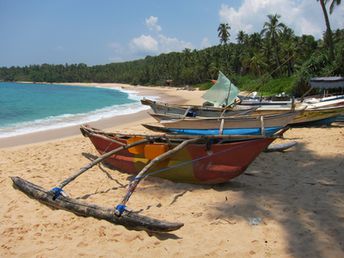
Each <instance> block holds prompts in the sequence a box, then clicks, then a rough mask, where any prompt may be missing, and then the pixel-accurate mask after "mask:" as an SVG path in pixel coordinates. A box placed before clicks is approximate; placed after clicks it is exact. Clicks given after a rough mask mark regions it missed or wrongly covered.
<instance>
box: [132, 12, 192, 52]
mask: <svg viewBox="0 0 344 258" xmlns="http://www.w3.org/2000/svg"><path fill="white" fill-rule="evenodd" d="M146 26H147V27H148V28H149V29H151V30H154V31H155V32H158V33H157V34H154V36H152V35H141V36H139V37H137V38H134V39H132V40H131V41H130V44H129V45H130V49H131V51H132V52H134V53H154V54H159V53H167V52H171V51H181V50H183V49H185V48H193V46H192V44H191V43H189V42H186V41H183V40H179V39H177V38H175V37H168V36H166V35H163V34H162V33H159V32H160V31H161V27H160V26H159V24H158V17H154V16H150V17H148V18H147V19H146Z"/></svg>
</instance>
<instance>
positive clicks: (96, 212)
mask: <svg viewBox="0 0 344 258" xmlns="http://www.w3.org/2000/svg"><path fill="white" fill-rule="evenodd" d="M11 179H12V181H13V185H14V187H15V188H17V189H19V190H20V191H22V192H24V193H25V194H26V195H28V196H29V197H32V198H34V199H36V200H38V201H39V202H41V203H44V204H46V205H48V206H51V207H53V208H57V209H63V210H67V211H70V212H73V213H74V214H77V215H80V216H85V217H94V218H97V219H104V220H107V221H109V222H111V223H114V224H120V225H123V226H125V227H127V228H128V229H134V230H145V231H149V232H169V231H173V230H177V229H179V228H181V227H182V226H183V225H184V224H183V223H177V222H175V223H174V222H167V221H162V220H157V219H153V218H149V217H146V216H142V215H139V214H136V213H133V212H129V211H126V210H125V211H124V212H123V214H122V215H121V216H120V217H117V216H116V215H115V214H114V208H105V207H100V206H98V205H94V204H87V203H85V202H81V201H78V200H75V199H72V198H69V197H64V196H62V195H60V196H59V197H58V198H56V199H55V200H53V197H54V193H52V192H51V191H47V190H45V189H43V188H42V187H40V186H38V185H35V184H32V183H30V182H28V181H26V180H24V179H22V178H20V177H11Z"/></svg>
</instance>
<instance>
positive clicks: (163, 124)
mask: <svg viewBox="0 0 344 258" xmlns="http://www.w3.org/2000/svg"><path fill="white" fill-rule="evenodd" d="M301 112H302V111H292V112H285V113H282V114H272V115H266V116H259V115H245V116H244V115H243V116H233V117H209V118H185V119H171V120H161V121H160V124H159V125H152V124H143V126H145V127H146V128H148V129H150V130H154V131H160V132H167V133H174V134H186V135H267V136H271V135H273V134H275V133H276V132H277V131H279V130H281V129H282V128H284V127H285V126H286V125H287V124H289V123H291V122H292V121H293V119H294V118H295V117H296V116H297V115H299V114H300V113H301Z"/></svg>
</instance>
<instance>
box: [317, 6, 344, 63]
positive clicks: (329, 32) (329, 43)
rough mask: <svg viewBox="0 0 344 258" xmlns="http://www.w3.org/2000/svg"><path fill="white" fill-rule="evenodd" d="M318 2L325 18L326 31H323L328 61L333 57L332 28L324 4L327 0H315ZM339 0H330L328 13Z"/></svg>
mask: <svg viewBox="0 0 344 258" xmlns="http://www.w3.org/2000/svg"><path fill="white" fill-rule="evenodd" d="M317 1H318V2H320V6H321V9H322V11H323V14H324V19H325V24H326V33H325V40H324V41H325V43H326V45H327V46H328V51H329V58H330V62H331V61H332V60H333V59H334V45H333V34H332V29H331V24H330V19H329V17H328V13H327V9H326V4H327V3H328V2H329V1H328V0H317ZM340 3H341V0H332V1H331V4H330V14H332V12H333V10H334V8H335V6H338V5H340Z"/></svg>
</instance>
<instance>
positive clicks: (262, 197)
mask: <svg viewBox="0 0 344 258" xmlns="http://www.w3.org/2000/svg"><path fill="white" fill-rule="evenodd" d="M69 85H71V86H73V85H82V86H87V85H89V86H101V87H120V88H121V89H123V90H129V91H135V92H136V94H137V95H139V96H142V97H144V96H155V97H158V100H160V101H164V102H169V103H178V104H201V103H202V101H203V100H202V98H201V96H202V94H203V92H202V91H197V90H195V91H188V90H185V89H177V88H172V87H144V86H130V85H124V84H123V85H120V84H98V83H96V84H84V83H75V84H69ZM147 111H148V109H147V110H144V111H140V112H138V113H134V114H130V115H123V116H115V117H111V118H106V119H101V120H99V121H96V122H91V123H89V124H90V125H91V126H94V127H97V128H100V129H104V130H106V131H116V132H125V133H141V132H142V133H144V132H147V129H145V128H144V127H142V126H141V125H140V124H141V123H148V122H154V119H153V118H151V117H150V116H149V115H148V114H147ZM284 137H285V139H279V140H278V141H281V142H283V141H286V140H293V141H296V142H297V145H296V146H295V147H293V148H291V149H289V150H287V151H285V152H283V153H280V152H273V153H261V154H260V155H259V156H258V158H257V159H256V160H255V161H254V162H253V163H252V164H251V165H250V166H249V167H248V169H247V170H246V172H245V173H244V174H243V175H241V176H239V177H237V178H235V179H234V180H232V181H230V182H228V183H224V184H220V185H207V186H204V185H192V184H184V183H174V182H171V181H168V180H163V179H159V178H154V177H149V178H146V179H145V180H144V181H143V182H141V184H140V185H139V187H138V188H137V189H136V191H135V193H134V194H133V195H132V197H131V199H130V201H129V203H128V207H129V208H130V209H133V210H134V211H141V212H140V214H142V215H147V216H150V217H153V218H157V219H163V220H168V221H178V222H183V223H184V226H183V227H182V228H181V229H179V230H177V231H173V232H170V233H160V234H158V233H147V232H145V231H135V230H128V229H127V228H125V227H123V226H120V225H114V224H111V223H109V222H107V221H105V220H97V219H94V218H90V217H88V218H85V217H81V216H77V215H74V214H73V213H70V212H67V211H63V210H54V209H51V208H49V207H47V206H45V205H43V204H40V203H39V202H38V201H36V200H34V199H31V198H29V197H27V196H26V195H25V194H23V193H22V192H20V191H18V190H16V189H14V188H13V186H12V181H11V179H10V177H11V176H19V177H22V178H24V179H26V180H28V181H30V182H32V183H35V184H37V185H40V186H42V187H44V188H45V189H51V188H53V187H55V186H56V185H57V184H59V183H60V182H61V181H63V180H64V179H66V178H67V177H68V176H70V175H72V174H74V173H75V172H77V171H78V170H79V169H80V168H81V167H83V166H85V165H86V164H88V163H89V162H90V159H89V158H90V157H94V156H98V155H99V154H98V153H97V151H96V150H95V148H94V146H93V145H92V143H91V142H90V140H89V139H88V138H85V137H83V136H82V135H81V133H80V131H79V126H77V125H76V126H72V127H66V128H60V129H53V130H48V131H43V132H37V133H31V134H27V135H20V136H15V137H8V138H2V139H0V203H1V206H0V218H1V222H0V234H1V237H0V257H52V256H53V257H297V258H301V257H343V256H344V240H343V239H344V201H343V196H344V172H343V167H344V151H343V150H344V124H343V123H334V124H332V126H319V127H311V128H292V129H290V130H289V131H287V132H286V133H285V135H284ZM128 178H129V175H128V174H123V173H119V172H117V171H114V170H110V169H109V168H107V167H105V166H103V165H97V166H94V167H93V168H91V169H90V170H89V171H87V172H86V173H85V174H84V175H82V176H80V177H79V178H78V179H77V180H75V181H74V182H72V183H71V184H69V185H68V186H67V187H66V188H65V191H66V192H67V193H68V194H69V195H70V196H72V197H73V198H78V199H81V200H82V201H85V202H87V203H93V204H97V205H101V206H105V207H114V206H115V205H116V204H118V203H119V202H120V201H121V199H122V197H123V196H124V195H125V193H126V187H127V184H128V182H129V179H128Z"/></svg>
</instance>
